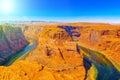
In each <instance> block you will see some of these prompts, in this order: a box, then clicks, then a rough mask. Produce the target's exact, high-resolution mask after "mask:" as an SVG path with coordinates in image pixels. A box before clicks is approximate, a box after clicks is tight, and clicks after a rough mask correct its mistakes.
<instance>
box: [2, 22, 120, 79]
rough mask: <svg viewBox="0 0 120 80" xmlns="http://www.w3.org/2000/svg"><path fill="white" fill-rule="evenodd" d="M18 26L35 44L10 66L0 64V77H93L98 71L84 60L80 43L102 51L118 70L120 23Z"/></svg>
mask: <svg viewBox="0 0 120 80" xmlns="http://www.w3.org/2000/svg"><path fill="white" fill-rule="evenodd" d="M15 25H17V26H21V24H15ZM20 28H21V29H22V30H23V33H24V35H25V37H30V38H33V39H35V40H37V42H38V45H37V47H36V48H35V49H34V50H32V51H30V52H29V53H28V54H26V56H23V57H21V58H20V59H19V60H17V61H15V62H14V63H13V64H12V65H10V66H8V67H4V66H1V67H0V80H95V79H96V77H97V76H96V75H97V72H98V71H97V69H96V68H95V66H94V65H89V64H86V62H84V60H85V56H84V55H86V54H83V52H82V50H81V49H80V48H79V46H82V47H86V48H89V49H91V50H94V51H97V52H99V53H101V55H104V56H105V57H106V58H107V59H108V60H109V61H110V62H111V64H113V65H114V67H115V68H116V69H117V70H118V71H120V66H119V64H120V54H119V53H120V25H111V24H103V23H66V24H63V23H53V24H51V23H50V24H49V23H46V24H44V23H38V22H33V23H23V24H22V26H21V27H20ZM87 56H88V57H89V55H87ZM89 58H91V57H89ZM96 60H97V59H96ZM98 62H99V63H100V61H98ZM86 65H87V67H86ZM87 69H88V70H87ZM118 78H119V77H118ZM118 78H117V79H118Z"/></svg>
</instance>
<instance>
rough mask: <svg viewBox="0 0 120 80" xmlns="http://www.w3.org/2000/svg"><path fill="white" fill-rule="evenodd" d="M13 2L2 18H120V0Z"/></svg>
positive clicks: (25, 0) (1, 14) (0, 14)
mask: <svg viewBox="0 0 120 80" xmlns="http://www.w3.org/2000/svg"><path fill="white" fill-rule="evenodd" d="M6 1H9V0H6ZM11 2H13V5H14V9H13V11H12V12H11V13H7V14H5V13H0V17H1V18H13V17H14V18H16V17H17V18H21V17H22V18H31V19H32V18H33V19H36V18H37V19H39V18H41V20H42V19H43V20H46V19H49V20H52V19H54V20H57V19H59V20H61V21H62V20H65V19H66V20H71V21H72V19H74V20H77V21H79V19H83V21H84V20H88V19H93V20H94V21H95V20H97V19H98V21H99V20H110V19H111V20H116V19H117V20H119V18H120V0H11ZM0 12H2V11H0ZM87 18H88V19H87ZM74 20H73V21H74Z"/></svg>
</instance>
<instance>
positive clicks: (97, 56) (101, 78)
mask: <svg viewBox="0 0 120 80" xmlns="http://www.w3.org/2000/svg"><path fill="white" fill-rule="evenodd" d="M79 48H80V49H81V50H82V51H83V55H84V60H85V61H87V62H88V64H89V65H91V64H92V65H94V66H95V67H96V69H97V74H96V75H97V79H94V80H119V79H120V72H119V71H118V70H117V69H116V68H115V66H114V65H113V64H112V62H111V61H110V60H109V59H107V58H106V57H105V56H104V55H102V54H101V53H99V52H96V51H93V50H90V49H87V48H85V47H82V46H79ZM85 54H87V55H89V57H88V56H86V55H85Z"/></svg>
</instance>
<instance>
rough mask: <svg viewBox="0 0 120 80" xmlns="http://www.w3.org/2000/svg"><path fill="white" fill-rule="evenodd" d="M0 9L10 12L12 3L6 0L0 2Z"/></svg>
mask: <svg viewBox="0 0 120 80" xmlns="http://www.w3.org/2000/svg"><path fill="white" fill-rule="evenodd" d="M0 7H1V11H0V12H3V13H4V14H5V13H11V12H12V11H13V3H12V2H10V1H7V0H4V1H2V2H0Z"/></svg>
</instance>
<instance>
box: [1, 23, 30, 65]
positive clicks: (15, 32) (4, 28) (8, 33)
mask: <svg viewBox="0 0 120 80" xmlns="http://www.w3.org/2000/svg"><path fill="white" fill-rule="evenodd" d="M27 44H28V41H27V40H26V39H25V37H24V34H23V33H22V30H21V29H20V28H18V27H12V26H10V25H0V65H2V64H4V63H5V62H6V61H8V60H9V59H10V58H11V56H13V55H14V54H16V53H17V52H18V51H20V50H22V49H23V48H24V47H25V46H26V45H27Z"/></svg>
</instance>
